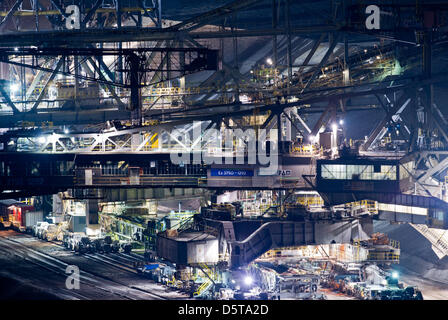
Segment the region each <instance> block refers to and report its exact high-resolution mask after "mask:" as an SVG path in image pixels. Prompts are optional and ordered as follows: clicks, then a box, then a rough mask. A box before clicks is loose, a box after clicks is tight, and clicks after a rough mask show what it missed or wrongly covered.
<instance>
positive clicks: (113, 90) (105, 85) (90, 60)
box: [84, 58, 125, 108]
mask: <svg viewBox="0 0 448 320" xmlns="http://www.w3.org/2000/svg"><path fill="white" fill-rule="evenodd" d="M87 60H88V61H89V62H90V64H91V65H92V66H93V68H94V70H95V71H96V72H98V74H99V75H100V77H103V78H104V76H103V74H102V73H101V70H100V69H99V67H98V66H97V65H96V63H95V62H94V61H93V60H92V58H88V59H87ZM84 68H85V69H86V71H87V73H88V74H90V76H93V71H92V70H91V69H90V68H89V66H88V65H87V63H84ZM100 85H101V86H103V87H106V88H107V90H109V92H110V94H111V95H112V97H113V98H114V99H115V101H117V103H118V105H119V106H120V107H121V108H125V105H124V103H123V101H121V99H120V97H119V96H118V95H117V93H116V92H115V89H114V88H113V87H112V86H111V85H110V84H108V83H100Z"/></svg>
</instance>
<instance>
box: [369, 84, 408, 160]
mask: <svg viewBox="0 0 448 320" xmlns="http://www.w3.org/2000/svg"><path fill="white" fill-rule="evenodd" d="M410 101H411V98H408V95H407V92H406V91H404V92H403V95H402V96H401V98H400V99H399V100H398V101H397V103H396V104H395V105H394V106H393V107H392V108H391V110H390V111H389V112H388V113H386V116H385V117H384V118H383V120H381V121H380V122H379V123H378V125H377V126H376V127H375V129H374V130H373V131H372V133H371V134H370V135H369V137H368V139H367V141H366V142H365V143H364V144H363V145H362V149H363V150H365V151H366V150H368V149H369V148H370V146H371V145H373V144H374V142H375V141H377V140H379V139H381V138H382V137H383V136H384V134H385V132H386V131H387V129H385V126H386V124H387V123H388V122H389V121H390V120H392V121H394V120H393V119H392V117H393V116H395V115H397V114H399V113H401V112H403V110H404V109H405V108H406V106H407V105H408V104H409V102H410ZM394 122H395V121H394Z"/></svg>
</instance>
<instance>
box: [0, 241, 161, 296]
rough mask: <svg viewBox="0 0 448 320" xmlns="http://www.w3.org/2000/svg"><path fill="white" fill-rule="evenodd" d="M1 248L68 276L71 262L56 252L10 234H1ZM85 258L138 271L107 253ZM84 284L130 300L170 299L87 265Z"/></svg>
mask: <svg viewBox="0 0 448 320" xmlns="http://www.w3.org/2000/svg"><path fill="white" fill-rule="evenodd" d="M0 239H1V240H2V241H0V251H3V252H5V253H8V254H12V255H14V256H17V257H19V258H21V259H23V260H25V261H27V262H29V263H32V264H33V265H36V266H39V267H40V268H42V269H45V270H47V271H50V272H52V273H54V274H57V275H59V276H61V277H64V278H66V277H67V276H68V275H67V274H66V268H67V266H68V265H69V264H68V263H66V262H64V261H62V260H61V259H58V258H56V257H54V256H52V255H49V254H46V253H43V252H41V251H39V250H35V249H33V248H30V247H29V246H26V245H25V244H23V243H22V242H20V241H17V240H14V239H11V238H9V237H5V236H0ZM83 257H85V258H87V259H89V260H92V261H95V262H96V263H102V264H105V265H108V266H111V267H114V268H116V269H120V270H122V271H125V272H128V273H132V274H136V273H137V272H136V271H135V270H133V269H132V268H131V266H130V265H127V264H126V263H125V262H123V261H118V259H113V258H110V257H107V258H106V257H105V255H101V256H100V255H93V254H92V255H83ZM80 284H81V285H83V286H87V287H88V288H92V289H95V290H100V291H103V292H104V293H106V294H110V295H112V296H114V297H116V298H119V299H127V300H143V299H150V300H166V299H167V298H166V297H164V296H162V295H159V294H156V293H153V292H149V291H147V290H144V289H142V288H138V287H135V286H130V285H128V284H126V283H124V282H122V281H119V280H116V279H112V278H111V277H108V276H106V275H104V274H100V273H98V272H95V271H93V270H89V271H87V270H85V268H84V269H83V268H81V267H80ZM58 295H59V296H62V297H64V298H72V299H83V300H84V299H90V298H89V297H87V296H86V295H84V294H83V293H81V292H78V291H76V290H68V289H65V288H58Z"/></svg>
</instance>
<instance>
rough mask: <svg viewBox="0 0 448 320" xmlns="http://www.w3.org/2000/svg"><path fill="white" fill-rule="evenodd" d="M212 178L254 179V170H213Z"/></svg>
mask: <svg viewBox="0 0 448 320" xmlns="http://www.w3.org/2000/svg"><path fill="white" fill-rule="evenodd" d="M210 175H211V176H212V177H253V176H254V171H253V170H245V169H211V172H210Z"/></svg>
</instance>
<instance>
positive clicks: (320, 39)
mask: <svg viewBox="0 0 448 320" xmlns="http://www.w3.org/2000/svg"><path fill="white" fill-rule="evenodd" d="M324 38H325V34H324V33H323V34H321V36H320V37H319V39H318V40H316V41H314V44H313V47H312V48H311V50H310V52H309V53H308V55H307V56H306V58H305V60H303V63H302V64H303V65H304V66H306V65H308V64H309V63H310V61H311V58H312V57H313V56H314V53H316V50H317V49H318V48H319V46H320V44H321V43H322V41H323V40H324ZM303 68H304V67H303V66H302V67H300V68H299V70H298V71H297V73H298V74H299V75H300V74H301V73H302V70H303Z"/></svg>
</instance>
